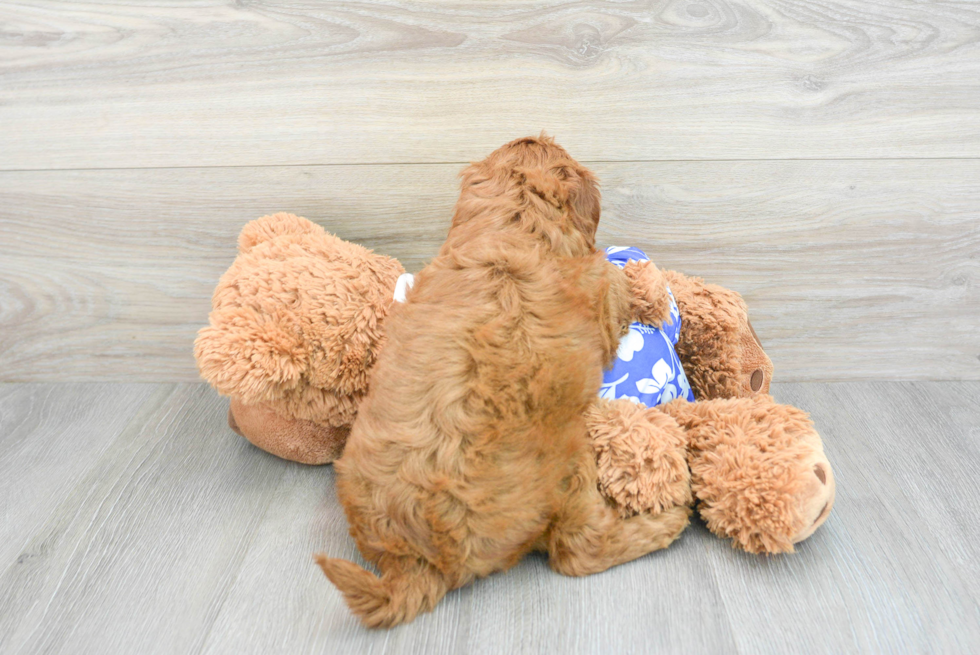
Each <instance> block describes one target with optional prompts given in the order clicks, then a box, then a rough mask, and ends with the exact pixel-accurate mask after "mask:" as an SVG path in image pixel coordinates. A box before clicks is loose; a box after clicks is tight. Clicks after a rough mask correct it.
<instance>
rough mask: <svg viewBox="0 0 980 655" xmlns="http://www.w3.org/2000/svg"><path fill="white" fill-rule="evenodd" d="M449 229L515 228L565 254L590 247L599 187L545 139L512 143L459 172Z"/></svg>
mask: <svg viewBox="0 0 980 655" xmlns="http://www.w3.org/2000/svg"><path fill="white" fill-rule="evenodd" d="M460 177H461V178H462V190H461V192H460V197H459V201H458V202H457V203H456V210H455V212H454V214H453V230H456V228H458V227H461V226H466V228H468V229H467V230H466V231H469V230H470V229H479V230H517V231H521V232H526V233H529V234H532V235H534V236H535V237H537V238H539V239H540V240H542V241H544V242H545V244H546V245H547V246H548V247H549V248H550V249H552V250H553V251H555V252H556V253H557V254H560V255H565V256H575V255H582V254H585V253H588V252H591V251H592V250H594V248H595V233H596V228H597V227H598V225H599V213H600V194H599V185H598V182H597V180H596V178H595V176H594V175H593V174H592V172H591V171H589V170H588V169H587V168H585V167H584V166H582V165H581V164H579V163H578V162H577V161H575V160H574V159H572V157H571V156H570V155H569V154H568V152H566V151H565V149H564V148H562V147H561V146H560V145H558V144H557V143H555V142H554V140H553V139H551V138H550V137H547V136H545V135H543V134H542V135H541V136H540V137H524V138H522V139H517V140H515V141H511V142H510V143H508V144H506V145H504V146H501V147H500V148H498V149H497V150H495V151H493V152H492V153H491V154H490V156H489V157H487V158H486V159H484V160H483V161H479V162H476V163H475V164H471V165H470V166H468V167H467V168H466V169H464V170H463V172H462V173H461V174H460Z"/></svg>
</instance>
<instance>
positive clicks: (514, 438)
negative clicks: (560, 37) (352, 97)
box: [318, 137, 688, 626]
mask: <svg viewBox="0 0 980 655" xmlns="http://www.w3.org/2000/svg"><path fill="white" fill-rule="evenodd" d="M598 220H599V192H598V188H597V185H596V183H595V180H594V178H593V176H592V174H591V173H590V172H589V171H588V170H586V169H585V168H583V167H582V166H581V165H579V164H578V163H577V162H576V161H575V160H573V159H572V158H571V157H570V156H569V155H568V153H566V152H565V151H564V149H562V148H561V147H559V146H558V145H556V144H555V143H554V142H553V141H552V140H551V139H548V138H543V137H542V138H525V139H519V140H517V141H514V142H512V143H510V144H507V145H506V146H504V147H502V148H500V149H498V150H497V151H495V152H494V153H493V154H491V155H490V157H488V158H487V159H485V160H484V161H482V162H479V163H476V164H473V165H472V166H470V167H469V168H467V169H466V170H465V171H464V172H463V174H462V192H461V195H460V198H459V201H458V203H457V205H456V209H455V212H454V215H453V221H452V227H451V229H450V232H449V235H448V238H447V240H446V242H445V244H444V245H443V247H442V249H441V251H440V253H439V256H438V257H437V258H436V259H435V260H434V261H433V262H432V263H431V264H430V265H429V266H427V267H426V268H425V269H424V270H423V271H422V272H421V273H419V274H418V276H416V282H415V286H414V288H413V289H412V290H411V291H410V292H409V293H408V296H407V302H406V303H405V304H403V305H398V306H396V307H395V308H394V309H393V310H392V312H391V315H390V317H389V319H388V321H387V331H388V344H387V346H386V347H385V350H384V351H383V352H382V354H381V356H380V358H379V360H378V363H377V366H376V368H375V370H374V372H373V375H372V378H371V385H370V390H369V392H368V394H367V396H366V397H365V398H364V401H363V402H362V404H361V408H360V412H359V413H358V416H357V419H356V421H355V423H354V426H353V429H352V431H351V435H350V439H349V441H348V443H347V447H346V450H345V452H344V454H343V456H342V457H341V459H340V460H338V461H337V463H336V470H337V490H338V495H339V498H340V501H341V502H342V503H343V505H344V508H345V511H346V514H347V518H348V520H349V522H350V526H351V535H352V536H353V537H354V539H355V541H356V542H357V545H358V548H359V549H360V551H361V553H362V554H363V555H364V557H365V559H367V560H368V561H370V562H373V563H375V564H376V565H377V566H378V568H379V570H380V571H381V575H380V577H377V576H374V575H373V574H370V573H368V572H366V571H364V570H362V569H360V567H357V566H356V565H353V564H351V563H350V562H345V561H342V560H335V559H329V558H326V557H319V558H318V562H319V564H320V566H321V567H322V568H323V570H324V572H325V573H326V575H327V577H328V578H330V580H331V581H332V582H333V583H334V584H335V585H336V586H337V587H338V588H339V589H340V591H341V592H342V593H343V594H344V597H345V599H346V600H347V603H348V605H349V607H350V608H351V610H352V611H353V612H355V613H356V614H357V615H358V616H360V618H361V620H362V621H363V622H364V623H365V624H367V625H369V626H391V625H395V624H398V623H402V622H406V621H410V620H412V619H413V618H414V617H415V615H416V614H417V613H418V612H421V611H428V610H430V609H431V608H432V607H433V606H434V605H435V604H436V603H437V602H438V601H439V599H440V598H441V597H442V595H443V594H445V593H446V591H447V590H449V589H452V588H456V587H459V586H461V585H464V584H466V583H468V582H470V581H471V580H473V579H474V578H476V577H481V576H485V575H488V574H490V573H492V572H494V571H499V570H503V569H506V568H508V567H510V566H512V565H514V564H515V563H516V562H517V561H519V560H520V559H521V557H522V556H523V555H524V554H525V553H527V552H528V551H530V550H532V549H541V550H546V551H548V553H549V555H550V557H549V562H550V564H551V566H552V567H553V568H554V569H556V570H557V571H559V572H562V573H566V574H569V575H585V574H588V573H594V572H598V571H602V570H604V569H606V568H608V567H610V566H613V565H615V564H618V563H621V562H625V561H628V560H630V559H634V558H636V557H639V556H640V555H643V554H645V553H647V552H650V551H652V550H655V549H657V548H662V547H665V546H666V545H668V544H669V543H670V542H671V541H673V539H674V538H675V537H676V536H677V534H679V532H680V531H681V530H683V528H684V526H685V525H686V524H687V521H688V510H687V508H685V507H672V508H670V509H668V510H667V511H665V512H663V513H661V514H658V515H651V514H640V515H638V516H634V517H631V518H628V519H623V518H622V517H620V516H619V514H618V512H617V511H616V510H615V509H613V508H612V507H610V505H609V504H608V503H607V501H606V500H605V499H604V498H603V497H602V495H601V494H600V493H599V490H598V486H597V482H598V472H597V466H596V459H595V455H594V452H593V449H592V445H591V443H590V442H589V438H588V434H587V428H586V423H585V420H584V413H585V411H586V409H587V408H588V407H589V406H590V405H591V404H592V403H593V402H594V401H595V398H596V395H597V393H598V389H599V384H600V380H601V371H602V367H603V365H604V364H607V363H608V362H609V361H611V358H612V355H613V354H614V352H615V349H616V347H617V344H618V341H619V337H620V336H621V335H622V334H623V333H624V331H625V329H626V327H627V326H628V324H629V322H630V320H631V318H632V317H631V312H630V303H631V295H630V290H629V285H628V281H627V279H626V276H625V275H624V274H623V273H622V271H619V270H618V269H616V268H615V267H613V266H612V265H610V264H609V263H608V262H606V261H605V258H604V257H603V256H602V254H601V253H597V252H595V248H594V238H595V231H596V226H597V224H598Z"/></svg>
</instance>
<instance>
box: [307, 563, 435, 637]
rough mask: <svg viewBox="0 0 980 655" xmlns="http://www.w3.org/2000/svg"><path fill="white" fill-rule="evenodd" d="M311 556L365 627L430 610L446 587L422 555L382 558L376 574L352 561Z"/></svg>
mask: <svg viewBox="0 0 980 655" xmlns="http://www.w3.org/2000/svg"><path fill="white" fill-rule="evenodd" d="M315 559H316V562H317V564H319V565H320V568H321V569H323V572H324V573H325V574H326V576H327V577H328V578H329V579H330V582H332V583H333V584H334V586H336V587H337V589H339V590H340V592H341V593H342V594H343V595H344V600H346V601H347V606H348V607H350V610H351V612H353V613H354V614H356V615H357V616H358V617H359V618H360V619H361V622H362V623H364V625H366V626H367V627H369V628H390V627H392V626H395V625H398V624H399V623H408V622H410V621H412V620H413V619H414V618H415V617H416V616H418V615H419V614H420V613H422V612H431V611H432V609H433V608H434V607H435V606H436V604H437V603H438V602H439V601H440V600H442V597H443V596H445V595H446V592H447V591H448V589H449V587H448V585H447V584H446V580H445V578H444V577H443V576H442V574H440V573H439V571H437V570H436V569H435V568H434V567H433V566H432V565H431V564H429V563H428V562H426V561H424V560H422V559H417V558H411V557H397V558H396V557H390V558H387V557H386V558H383V559H382V561H381V562H380V568H381V569H382V571H383V574H382V576H381V577H380V578H379V577H378V576H376V575H374V574H373V573H371V572H370V571H366V570H364V569H363V568H361V567H360V566H358V565H357V564H355V563H354V562H349V561H347V560H343V559H333V558H329V557H327V556H326V555H323V554H319V555H316V557H315Z"/></svg>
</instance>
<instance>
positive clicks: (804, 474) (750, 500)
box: [663, 396, 836, 553]
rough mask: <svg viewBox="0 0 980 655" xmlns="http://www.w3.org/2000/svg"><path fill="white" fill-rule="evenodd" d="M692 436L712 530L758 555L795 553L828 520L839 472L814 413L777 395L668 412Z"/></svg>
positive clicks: (671, 407) (695, 473)
mask: <svg viewBox="0 0 980 655" xmlns="http://www.w3.org/2000/svg"><path fill="white" fill-rule="evenodd" d="M663 410H664V411H665V412H667V413H668V414H670V415H671V416H673V417H674V418H675V419H676V420H677V422H678V424H679V425H680V426H681V427H683V428H685V429H687V431H688V440H689V441H688V443H689V446H688V464H689V466H690V469H691V487H692V490H693V492H694V496H695V498H696V499H697V501H698V511H699V512H700V514H701V517H702V518H703V519H704V521H705V523H706V524H707V526H708V529H709V530H711V531H712V532H714V533H715V534H716V535H718V536H720V537H728V538H731V539H732V540H733V542H734V545H736V546H738V547H740V548H742V549H744V550H747V551H749V552H752V553H778V552H792V550H793V544H795V543H798V542H800V541H802V540H803V539H806V538H807V537H809V536H810V535H811V534H813V532H814V531H815V530H816V529H817V528H818V527H820V525H821V524H823V522H824V521H826V520H827V517H828V516H829V515H830V510H831V508H832V507H833V504H834V496H835V492H836V484H835V480H834V472H833V469H832V468H831V466H830V462H829V461H828V460H827V456H826V455H825V454H824V451H823V444H822V442H821V440H820V435H819V434H817V432H816V430H815V429H814V428H813V424H812V423H811V422H810V420H809V418H808V417H807V415H806V413H805V412H803V411H802V410H799V409H797V408H795V407H791V406H789V405H779V404H777V403H776V402H774V401H773V399H772V398H771V397H770V396H754V397H751V398H739V399H730V400H722V399H719V400H707V401H702V402H696V403H687V402H683V401H674V402H672V403H669V404H667V405H664V406H663Z"/></svg>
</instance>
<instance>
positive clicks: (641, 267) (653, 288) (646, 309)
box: [623, 261, 670, 327]
mask: <svg viewBox="0 0 980 655" xmlns="http://www.w3.org/2000/svg"><path fill="white" fill-rule="evenodd" d="M623 272H624V273H626V277H627V278H628V279H629V282H630V288H631V291H632V295H631V302H630V308H631V309H632V313H633V317H634V320H637V321H639V322H640V323H645V324H646V325H652V326H654V327H661V326H663V324H664V323H666V322H668V321H670V295H669V294H668V293H667V278H666V277H664V273H663V271H661V270H660V269H659V268H657V267H656V266H655V265H654V263H653V262H650V261H645V262H636V261H631V262H629V263H628V264H626V266H625V267H624V268H623Z"/></svg>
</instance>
